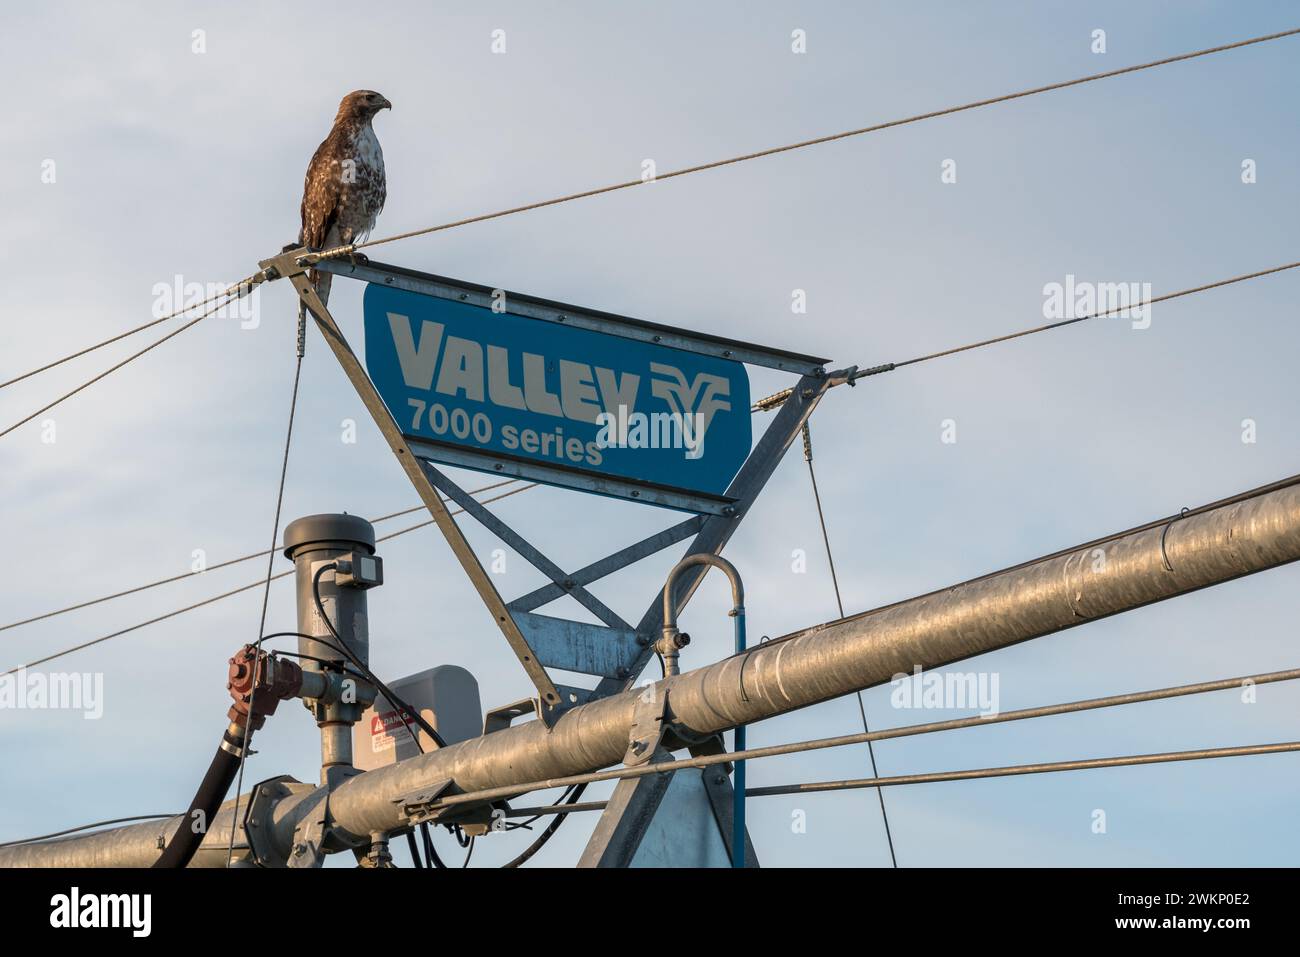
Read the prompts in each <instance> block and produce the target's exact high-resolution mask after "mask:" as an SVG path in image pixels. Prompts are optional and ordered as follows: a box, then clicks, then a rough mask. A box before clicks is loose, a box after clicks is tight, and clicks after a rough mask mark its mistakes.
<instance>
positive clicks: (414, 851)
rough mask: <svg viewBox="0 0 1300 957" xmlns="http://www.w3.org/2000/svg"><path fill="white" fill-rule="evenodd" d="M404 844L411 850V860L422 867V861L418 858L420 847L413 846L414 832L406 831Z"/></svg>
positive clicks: (418, 866)
mask: <svg viewBox="0 0 1300 957" xmlns="http://www.w3.org/2000/svg"><path fill="white" fill-rule="evenodd" d="M406 846H407V847H408V848H410V850H411V861H412V862H413V863H414V865H415V866H416V867H417V868H420V869H423V868H424V862H423V861H421V860H420V849H419V848H418V847H416V846H415V832H414V831H407V832H406Z"/></svg>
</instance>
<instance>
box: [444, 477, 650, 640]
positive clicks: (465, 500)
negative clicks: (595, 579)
mask: <svg viewBox="0 0 1300 957" xmlns="http://www.w3.org/2000/svg"><path fill="white" fill-rule="evenodd" d="M420 464H421V465H423V466H424V470H425V472H426V473H427V474H428V476H429V481H430V482H432V483H433V484H434V486H435V487H436V488H438V489H439V490H441V491H442V492H443V493H444V494H446V496H447V497H448V498H450V499H452V501H454V502H455V503H456V504H457V505H459V506H460V507H461V508H463V509H464V510H465V511H466V512H467V513H469V515H471V516H472V517H473V518H476V519H477V520H478V522H479V524H481V525H482V526H483V527H484V528H486V529H487V530H488V531H489V532H491V533H492V534H493V535H495V536H496V537H497V538H499V539H501V541H502V542H504V543H505V544H507V545H509V546H510V547H511V548H512V549H514V550H515V551H516V552H517V553H518V554H520V555H522V556H523V558H524V560H525V561H527V562H528V564H530V565H532V566H533V567H534V568H536V569H537V570H538V571H539V572H541V573H542V574H543V575H545V576H546V577H547V578H549V579H550V580H551V581H552V582H555V583H557V584H558V583H562V582H566V581H570V580H571V579H570V578H569V575H568V573H567V572H566V571H565V570H564V569H563V568H561V567H560V566H559V565H557V564H555V562H553V561H551V560H550V559H549V558H547V557H546V556H545V555H543V554H542V552H541V550H540V549H538V548H536V547H535V546H534V545H533V544H532V543H531V542H529V541H527V540H526V539H525V538H524V537H523V536H522V535H520V534H519V533H518V532H516V531H515V530H514V529H513V528H511V527H510V526H509V525H507V524H506V523H505V522H503V521H501V519H499V518H497V517H496V516H495V515H493V514H492V513H491V512H489V511H488V510H487V509H486V508H484V507H483V504H482V503H481V502H480V501H479V500H478V499H476V498H475V497H474V496H473V495H470V494H469V492H466V491H465V490H464V489H462V488H461V487H460V486H459V485H457V484H456V483H455V482H453V481H452V480H451V479H449V478H448V477H447V476H446V475H444V474H443V473H442V472H441V471H440V470H439V469H438V468H437V467H436V466H434V465H431V464H430V463H428V462H423V461H422V462H421V463H420ZM568 591H569V594H570V595H572V596H573V597H574V598H575V599H576V600H577V601H578V602H579V603H581V604H582V606H583V607H584V608H586V609H587V610H588V611H589V612H591V613H592V614H593V615H595V616H596V617H597V618H599V619H600V620H601V621H603V622H604V623H605V624H606V625H608V626H609V627H611V628H619V629H622V630H624V631H631V630H632V626H631V625H629V624H628V623H627V622H625V621H624V620H623V619H622V618H620V617H619V616H618V614H617V613H615V612H614V611H613V610H612V609H611V608H609V606H607V605H606V604H605V603H604V602H603V601H601V600H600V599H599V598H597V597H596V596H595V595H593V594H592V593H591V592H589V591H587V589H585V588H583V587H582V586H581V585H579V584H577V583H576V582H575V583H574V585H573V587H572V588H570V589H569V590H568Z"/></svg>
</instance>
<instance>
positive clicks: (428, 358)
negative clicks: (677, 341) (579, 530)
mask: <svg viewBox="0 0 1300 957" xmlns="http://www.w3.org/2000/svg"><path fill="white" fill-rule="evenodd" d="M364 301H365V338H366V368H367V370H368V371H369V373H370V378H371V379H372V380H373V381H374V383H375V387H376V388H377V389H378V391H379V394H380V396H381V397H382V398H383V400H384V403H385V405H387V407H388V411H389V412H391V413H392V415H393V418H394V419H396V420H397V423H398V425H399V426H400V427H401V429H402V431H403V432H404V433H405V434H406V435H407V436H408V437H409V438H412V439H420V440H425V442H428V443H433V444H434V445H435V446H436V445H441V446H446V447H449V448H450V449H454V450H455V451H456V452H457V453H459V454H455V455H453V454H450V452H449V454H448V456H447V457H445V458H443V459H441V461H446V462H450V463H451V464H456V465H463V464H465V463H466V459H465V455H464V453H466V452H470V453H473V452H478V453H482V454H483V455H485V456H491V457H493V458H494V459H499V458H500V457H508V458H510V459H513V460H516V461H518V462H523V463H536V464H537V465H539V466H546V467H548V468H546V469H544V470H541V469H539V470H538V474H536V475H534V477H535V478H537V479H538V480H540V481H547V482H551V483H552V484H559V485H566V484H568V483H566V482H565V481H564V479H563V477H559V478H557V477H556V476H557V473H556V472H555V471H554V469H557V468H558V469H564V470H567V471H570V472H572V471H575V470H576V471H577V472H581V473H585V474H587V475H594V476H600V477H606V478H613V479H620V480H626V481H630V482H642V483H650V484H653V485H659V486H668V487H671V488H674V489H680V490H683V491H687V492H692V493H699V494H704V495H715V496H716V495H721V494H722V493H724V492H725V491H726V489H727V486H728V485H729V484H730V482H731V480H732V478H734V477H735V475H736V472H737V471H738V470H739V469H740V466H741V465H742V464H743V463H744V461H745V458H746V457H747V456H748V455H749V450H750V442H751V432H750V411H749V405H750V399H749V378H748V376H747V375H746V372H745V367H744V365H743V364H742V363H740V362H736V361H733V360H729V359H724V358H720V357H717V356H707V355H699V354H696V353H694V352H687V351H684V350H681V349H675V348H670V347H668V346H663V345H657V344H655V343H653V342H645V341H637V340H634V339H628V338H623V337H622V336H618V335H614V334H610V333H605V332H595V331H592V330H590V329H580V328H575V327H573V326H570V325H562V324H558V323H554V322H547V321H543V320H539V319H534V318H528V317H524V316H518V315H512V314H511V313H510V312H509V311H508V309H507V311H504V312H495V311H494V310H493V309H491V308H488V307H487V306H483V305H478V304H475V303H470V302H462V301H458V300H455V299H445V298H439V297H436V296H426V295H422V294H419V293H414V292H408V291H406V290H402V289H396V288H393V287H391V286H383V285H378V284H375V283H371V284H369V285H367V287H366V292H365V300H364ZM575 312H576V310H575ZM421 454H424V453H423V452H422V453H421ZM428 457H429V458H434V459H437V458H438V456H437V455H436V454H430V455H429V456H428ZM476 467H482V468H488V469H490V466H489V465H486V464H483V465H479V466H476ZM573 487H588V488H589V487H590V485H583V484H581V483H575V484H574V486H573Z"/></svg>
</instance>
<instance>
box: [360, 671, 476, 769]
mask: <svg viewBox="0 0 1300 957" xmlns="http://www.w3.org/2000/svg"><path fill="white" fill-rule="evenodd" d="M388 686H389V688H391V689H392V691H393V694H395V695H397V696H398V697H399V698H401V699H402V700H404V701H405V702H406V703H407V704H409V705H410V706H411V707H412V708H413V709H415V710H416V711H418V712H419V713H420V714H421V715H422V716H423V717H424V720H426V721H428V722H429V724H431V725H432V726H433V727H434V728H435V729H436V730H437V732H438V734H439V735H441V736H442V739H443V740H444V741H446V742H447V743H448V744H455V743H456V742H457V741H467V740H469V739H470V738H477V737H478V736H479V735H480V734H481V733H482V732H483V708H482V705H481V704H480V702H479V696H478V682H477V681H475V680H474V676H473V675H472V674H470V673H469V672H468V671H466V670H465V669H464V668H461V667H459V666H457V665H439V666H438V667H436V668H429V669H428V670H426V671H421V672H417V673H416V674H413V675H409V676H407V677H405V678H399V679H397V680H396V681H390V682H388ZM407 725H408V727H409V728H410V729H411V731H414V732H415V733H416V734H417V735H419V738H420V747H422V748H423V749H424V750H425V751H434V750H436V749H437V746H436V745H435V744H434V742H433V740H432V739H431V738H430V737H429V736H428V735H427V734H425V733H424V732H423V731H421V730H420V729H419V728H418V727H417V726H416V725H415V724H414V723H411V722H410V719H409V718H408V719H407ZM419 753H420V752H419V751H418V750H417V749H416V747H415V742H414V741H413V740H412V738H411V735H410V734H409V733H408V732H407V731H406V729H405V728H403V727H402V718H401V716H399V715H398V713H397V709H396V708H394V707H393V705H391V704H390V703H389V702H388V700H387V699H386V698H385V697H384V696H383V695H382V694H381V695H380V696H379V697H378V698H377V699H375V703H374V705H373V706H372V707H370V708H367V709H366V711H365V713H363V714H362V715H361V720H360V721H358V722H357V723H356V724H355V725H354V726H353V728H352V761H353V764H355V765H356V767H358V768H360V769H361V770H362V771H373V770H374V769H375V768H381V767H383V766H385V765H387V764H392V763H393V762H394V761H405V760H406V759H407V758H412V757H415V755H417V754H419Z"/></svg>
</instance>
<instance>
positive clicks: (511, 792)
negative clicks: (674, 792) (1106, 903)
mask: <svg viewBox="0 0 1300 957" xmlns="http://www.w3.org/2000/svg"><path fill="white" fill-rule="evenodd" d="M1297 678H1300V668H1293V669H1290V670H1288V671H1269V672H1265V673H1263V674H1258V675H1242V676H1241V677H1240V678H1220V679H1217V680H1215V681H1201V682H1197V683H1196V684H1188V685H1175V686H1173V687H1170V688H1157V689H1155V690H1154V691H1133V692H1129V693H1127V694H1118V695H1109V696H1107V697H1105V698H1086V699H1083V700H1080V701H1070V702H1066V703H1065V704H1053V705H1043V706H1040V707H1037V708H1021V709H1019V710H1016V711H1003V712H999V713H997V714H991V715H988V716H984V715H976V716H974V717H970V718H952V719H950V720H947V721H932V722H929V723H927V724H909V725H903V726H902V727H898V728H886V729H884V730H882V731H866V732H863V731H859V732H858V733H856V734H841V735H836V736H835V737H831V738H815V739H813V740H811V741H793V742H790V743H787V744H772V745H768V746H766V747H762V748H750V749H748V750H744V751H731V752H727V753H725V754H705V755H700V756H699V757H693V758H684V759H682V760H680V761H662V762H659V763H656V764H644V765H641V766H639V767H634V768H614V769H612V770H609V771H597V772H594V773H591V774H574V775H569V776H567V777H563V778H551V779H549V780H547V781H530V782H528V783H526V784H520V785H516V786H512V787H507V788H494V789H492V790H489V791H474V792H471V793H468V794H452V795H448V796H447V797H446V798H444V799H443V800H442V801H441V802H439V803H440V805H441V806H445V807H452V806H454V805H457V804H479V803H482V802H483V801H489V800H497V799H498V798H508V797H514V796H515V795H517V794H525V793H527V792H529V791H545V790H550V789H551V788H558V787H569V786H570V785H574V784H594V783H596V782H598V781H614V780H621V779H622V778H631V777H643V776H645V775H647V774H658V773H660V772H667V771H684V770H686V769H687V768H707V767H712V766H714V765H718V764H725V763H727V762H729V761H736V762H737V763H739V762H740V761H742V760H744V761H756V760H758V759H760V758H773V757H779V756H781V755H786V754H801V753H803V752H804V751H821V750H824V749H826V748H840V747H844V746H845V745H849V744H866V743H867V742H868V741H872V742H875V741H884V740H887V739H890V738H907V737H912V736H915V735H919V734H933V733H935V732H937V731H956V730H959V729H961V728H976V727H983V726H985V725H992V724H1005V723H1006V722H1008V721H1023V720H1025V719H1027V718H1045V717H1048V716H1050V715H1054V714H1076V713H1078V712H1080V711H1092V710H1096V709H1098V708H1113V707H1116V706H1118V705H1126V704H1138V703H1140V702H1143V701H1160V700H1163V699H1166V698H1179V697H1183V696H1186V695H1193V694H1206V693H1208V692H1211V691H1227V690H1229V689H1236V688H1243V687H1247V686H1248V685H1262V684H1271V683H1273V682H1276V681H1294V680H1296V679H1297ZM1265 747H1267V746H1265ZM1001 770H1005V769H1001ZM1062 770H1065V769H1062ZM943 773H948V772H943ZM952 773H954V774H965V773H967V772H963V771H958V772H952ZM910 777H915V775H911V776H910ZM861 780H862V781H867V782H870V781H876V780H885V779H884V778H880V779H877V778H862V779H861ZM890 780H891V781H892V779H890ZM934 780H948V779H947V778H942V777H940V778H935V779H934ZM897 783H907V782H906V781H901V780H900V781H899V782H897ZM861 786H862V787H870V786H871V785H870V784H862V785H861ZM792 787H795V788H798V787H800V786H799V785H793V786H792ZM808 789H809V790H819V788H817V787H815V786H810V787H809V788H808ZM762 790H763V791H765V792H767V793H777V792H775V791H773V790H772V789H771V788H765V789H762ZM748 793H749V795H750V796H751V797H758V796H761V795H760V794H759V789H754V790H751V791H749V792H748ZM533 810H535V809H533Z"/></svg>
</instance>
